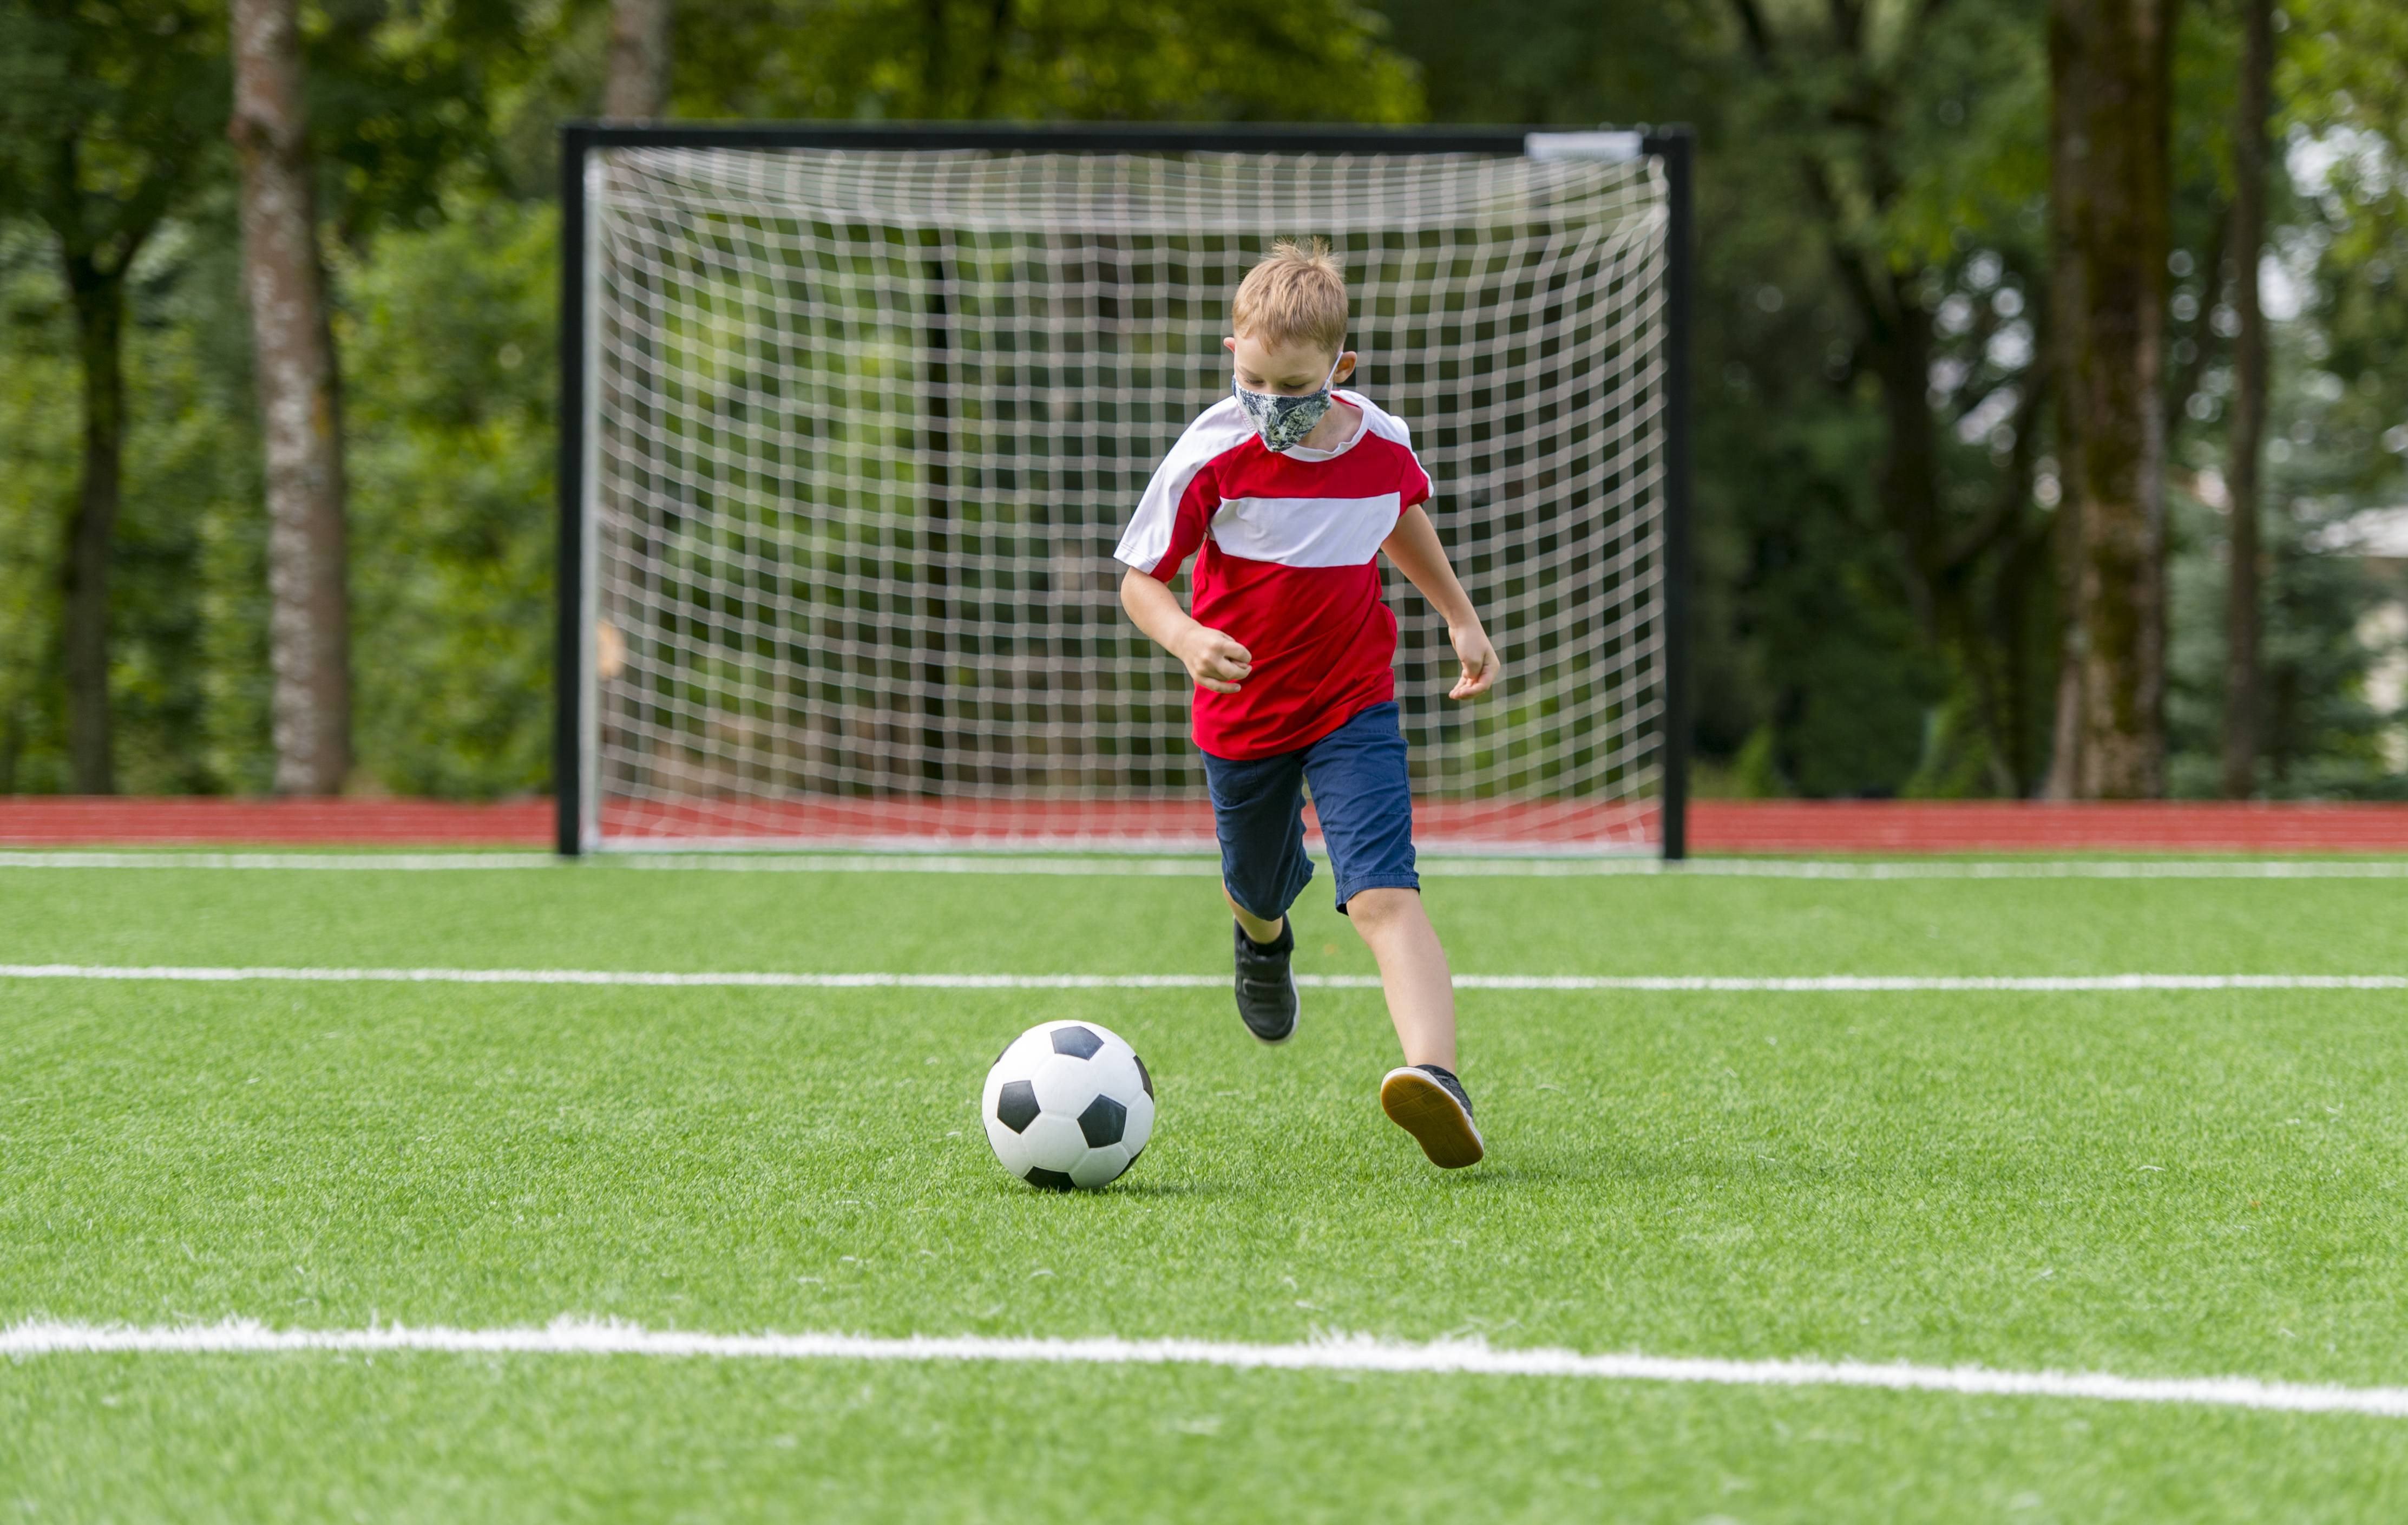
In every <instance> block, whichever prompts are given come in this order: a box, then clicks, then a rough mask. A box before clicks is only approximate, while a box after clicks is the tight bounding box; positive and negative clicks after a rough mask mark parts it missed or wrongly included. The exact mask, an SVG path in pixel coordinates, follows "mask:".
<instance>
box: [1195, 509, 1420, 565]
mask: <svg viewBox="0 0 2408 1525" xmlns="http://www.w3.org/2000/svg"><path fill="white" fill-rule="evenodd" d="M1403 511H1404V499H1403V497H1402V496H1401V495H1399V494H1397V493H1382V494H1380V495H1379V496H1377V497H1229V498H1223V499H1222V500H1221V510H1220V511H1219V512H1218V513H1215V514H1214V515H1213V516H1212V540H1213V542H1214V543H1215V544H1217V545H1219V546H1220V548H1221V549H1222V550H1224V551H1226V552H1227V553H1228V554H1231V555H1233V556H1243V557H1245V558H1246V559H1247V560H1249V561H1270V562H1277V563H1278V564H1279V565H1280V566H1283V567H1360V566H1362V565H1363V564H1364V563H1365V562H1368V561H1369V560H1370V559H1371V558H1372V557H1373V556H1375V555H1377V554H1379V551H1380V542H1381V541H1383V540H1386V539H1387V538H1388V537H1389V536H1390V535H1393V534H1395V533H1396V529H1397V515H1398V514H1399V513H1401V512H1403Z"/></svg>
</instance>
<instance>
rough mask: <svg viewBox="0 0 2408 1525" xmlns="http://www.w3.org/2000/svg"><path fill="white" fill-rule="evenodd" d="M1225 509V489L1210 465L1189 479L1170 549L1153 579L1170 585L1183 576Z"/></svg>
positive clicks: (1174, 519) (1172, 526) (1172, 529)
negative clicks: (1182, 569) (1220, 513)
mask: <svg viewBox="0 0 2408 1525" xmlns="http://www.w3.org/2000/svg"><path fill="white" fill-rule="evenodd" d="M1220 507H1221V489H1220V487H1219V485H1218V484H1217V483H1216V482H1215V481H1214V479H1213V476H1212V468H1211V466H1210V465H1209V464H1208V465H1206V466H1205V467H1204V468H1203V469H1201V470H1199V471H1197V473H1196V475H1195V476H1193V477H1191V478H1189V479H1188V482H1187V488H1186V490H1185V491H1184V492H1182V493H1181V494H1180V495H1179V511H1178V512H1177V513H1176V514H1174V515H1172V517H1171V521H1170V549H1168V551H1165V552H1164V553H1163V554H1162V559H1161V560H1160V561H1157V562H1155V563H1154V570H1153V572H1152V574H1151V575H1152V576H1153V577H1154V578H1155V579H1157V580H1158V581H1160V582H1164V583H1168V582H1171V581H1173V580H1174V579H1176V578H1177V577H1178V576H1179V568H1182V567H1184V566H1186V565H1187V558H1188V557H1189V556H1192V555H1194V554H1196V553H1197V551H1198V550H1200V549H1201V548H1202V547H1203V544H1204V532H1205V531H1206V530H1208V529H1210V528H1211V527H1212V515H1213V514H1214V513H1216V512H1218V511H1219V510H1220Z"/></svg>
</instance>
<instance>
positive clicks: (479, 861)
mask: <svg viewBox="0 0 2408 1525" xmlns="http://www.w3.org/2000/svg"><path fill="white" fill-rule="evenodd" d="M1423 867H1424V868H1425V869H1426V871H1427V872H1428V874H1429V876H1430V877H1432V878H1434V879H1444V878H1533V879H1586V878H1623V877H1633V876H1636V877H1642V878H1644V877H1654V876H1663V877H1668V878H1681V879H1696V878H1705V879H1817V880H1830V881H1841V882H1844V881H1850V880H1862V881H1885V880H1923V879H2408V859H2401V858H2371V859H2368V858H2355V859H2330V858H2326V859H2292V858H2225V859H2195V860H2182V859H2174V860H2166V861H2152V860H2140V861H2121V862H2117V861H2107V860H2095V861H2094V860H2088V859H2071V860H2025V859H2017V860H2010V861H1989V862H1957V861H1941V862H1921V861H1891V862H1856V861H1832V860H1823V859H1813V858H1690V859H1688V860H1687V861H1685V862H1681V863H1666V862H1663V861H1662V860H1660V859H1657V858H1647V857H1638V858H1633V857H1511V856H1484V857H1451V856H1445V854H1444V853H1443V851H1442V850H1441V851H1430V850H1425V851H1424V853H1423ZM0 869H267V870H336V871H346V870H348V871H353V872H359V871H379V870H394V871H401V872H433V871H459V870H550V871H553V872H558V871H563V870H589V871H590V870H595V869H628V870H671V871H678V870H702V871H707V872H720V873H939V874H1007V875H1008V874H1038V875H1049V876H1055V877H1063V876H1068V877H1073V878H1086V877H1096V878H1211V877H1212V876H1213V875H1214V874H1216V873H1217V872H1218V871H1219V866H1218V860H1216V859H1214V858H1211V857H1209V856H1190V857H1122V856H1097V857H1025V856H1012V855H1011V854H1008V853H995V854H983V853H979V854H951V855H942V854H938V855H930V854H920V853H902V852H896V853H867V854H848V855H833V854H791V853H780V854H757V853H756V854H726V855H720V854H709V853H678V854H661V855H650V854H627V855H615V856H604V857H599V858H583V859H578V860H574V861H571V860H567V859H563V858H559V857H555V856H552V854H550V853H373V852H367V853H174V852H163V853H86V852H0Z"/></svg>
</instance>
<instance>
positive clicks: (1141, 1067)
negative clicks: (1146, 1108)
mask: <svg viewBox="0 0 2408 1525" xmlns="http://www.w3.org/2000/svg"><path fill="white" fill-rule="evenodd" d="M1129 1057H1130V1058H1133V1059H1137V1056H1136V1055H1135V1054H1131V1055H1130V1056H1129ZM1137 1078H1138V1079H1140V1080H1141V1081H1143V1082H1144V1083H1145V1094H1146V1095H1148V1096H1152V1095H1153V1094H1154V1072H1153V1071H1151V1070H1149V1069H1147V1068H1146V1067H1145V1061H1144V1060H1143V1059H1137Z"/></svg>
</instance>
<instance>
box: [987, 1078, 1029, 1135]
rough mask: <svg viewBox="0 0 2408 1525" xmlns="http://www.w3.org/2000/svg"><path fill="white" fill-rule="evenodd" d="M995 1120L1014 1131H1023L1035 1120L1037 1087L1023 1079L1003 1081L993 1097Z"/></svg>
mask: <svg viewBox="0 0 2408 1525" xmlns="http://www.w3.org/2000/svg"><path fill="white" fill-rule="evenodd" d="M995 1120H996V1122H999V1123H1001V1124H1002V1125H1003V1126H1004V1127H1006V1128H1009V1129H1011V1130H1012V1131H1013V1132H1015V1133H1025V1132H1027V1131H1028V1125H1029V1124H1030V1123H1033V1122H1035V1121H1036V1120H1037V1087H1036V1086H1032V1085H1030V1084H1029V1083H1028V1082H1026V1081H1025V1080H1008V1081H1005V1082H1004V1085H1003V1092H1002V1094H1001V1095H999V1096H997V1097H996V1099H995Z"/></svg>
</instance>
